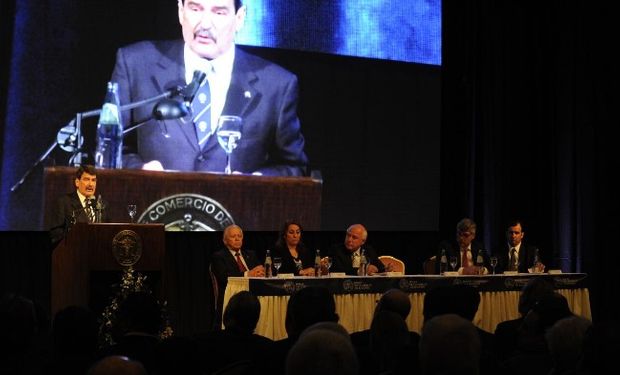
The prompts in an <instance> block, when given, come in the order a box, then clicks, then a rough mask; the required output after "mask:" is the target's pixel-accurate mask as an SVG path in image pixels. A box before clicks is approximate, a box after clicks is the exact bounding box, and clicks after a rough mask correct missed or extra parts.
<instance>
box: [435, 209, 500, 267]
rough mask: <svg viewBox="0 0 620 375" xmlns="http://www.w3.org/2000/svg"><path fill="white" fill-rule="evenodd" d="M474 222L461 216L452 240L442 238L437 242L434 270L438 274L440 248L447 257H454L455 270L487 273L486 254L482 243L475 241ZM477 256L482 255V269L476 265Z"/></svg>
mask: <svg viewBox="0 0 620 375" xmlns="http://www.w3.org/2000/svg"><path fill="white" fill-rule="evenodd" d="M475 239H476V223H475V222H474V221H473V220H472V219H470V218H467V217H466V218H463V219H461V220H460V221H459V222H458V223H457V224H456V238H455V239H454V240H452V241H448V240H444V241H442V242H441V243H440V244H439V249H438V253H437V258H436V259H437V261H436V262H435V267H436V271H435V273H437V274H439V271H440V270H439V267H440V261H439V260H440V259H441V253H442V250H445V253H446V255H447V256H448V259H450V258H452V257H456V260H457V266H456V269H455V271H456V270H458V272H459V273H460V274H463V275H477V274H479V273H483V274H486V273H488V267H486V266H487V265H488V264H489V262H488V254H487V253H486V251H484V250H483V249H482V245H481V244H480V243H478V242H477V241H475ZM478 256H482V269H480V268H479V267H478V261H477V258H478Z"/></svg>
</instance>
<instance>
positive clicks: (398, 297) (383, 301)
mask: <svg viewBox="0 0 620 375" xmlns="http://www.w3.org/2000/svg"><path fill="white" fill-rule="evenodd" d="M379 311H392V312H395V313H397V314H398V315H400V316H401V317H402V318H403V319H407V316H408V315H409V312H410V311H411V301H410V300H409V295H408V294H407V293H405V292H403V291H402V290H400V289H390V290H388V291H386V292H385V293H383V295H381V298H380V299H379V302H378V303H377V307H375V314H376V313H378V312H379Z"/></svg>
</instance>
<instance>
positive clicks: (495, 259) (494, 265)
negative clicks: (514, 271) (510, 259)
mask: <svg viewBox="0 0 620 375" xmlns="http://www.w3.org/2000/svg"><path fill="white" fill-rule="evenodd" d="M490 260H491V267H493V275H495V267H497V257H491V258H490Z"/></svg>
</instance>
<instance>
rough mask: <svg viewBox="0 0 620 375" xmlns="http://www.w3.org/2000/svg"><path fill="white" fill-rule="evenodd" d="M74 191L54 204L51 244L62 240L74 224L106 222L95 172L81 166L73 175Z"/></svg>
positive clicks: (92, 168) (89, 167)
mask: <svg viewBox="0 0 620 375" xmlns="http://www.w3.org/2000/svg"><path fill="white" fill-rule="evenodd" d="M74 183H75V191H72V192H70V193H67V194H63V195H61V196H60V197H58V199H57V200H56V202H55V205H54V206H53V211H52V215H51V226H50V229H49V230H50V237H51V239H52V242H53V243H56V242H58V241H60V240H62V239H63V238H64V236H65V234H67V231H69V229H71V227H72V226H73V225H74V224H75V223H102V222H106V221H107V213H106V210H105V207H106V204H105V203H104V202H103V201H102V200H101V195H99V196H98V197H96V196H95V193H96V191H97V170H96V169H95V167H94V166H92V165H82V166H80V167H79V168H78V169H77V171H76V173H75V181H74Z"/></svg>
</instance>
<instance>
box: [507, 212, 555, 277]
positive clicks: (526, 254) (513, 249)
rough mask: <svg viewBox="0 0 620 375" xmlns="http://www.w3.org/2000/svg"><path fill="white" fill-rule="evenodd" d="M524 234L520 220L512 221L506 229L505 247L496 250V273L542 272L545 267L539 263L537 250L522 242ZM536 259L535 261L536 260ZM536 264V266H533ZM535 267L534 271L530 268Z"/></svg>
mask: <svg viewBox="0 0 620 375" xmlns="http://www.w3.org/2000/svg"><path fill="white" fill-rule="evenodd" d="M524 236H525V232H524V231H523V225H522V223H521V221H520V220H512V221H510V222H509V223H508V226H507V228H506V245H505V246H501V247H500V248H499V249H498V250H496V252H495V255H496V256H497V269H496V270H497V272H498V273H502V272H504V271H518V272H519V273H528V272H529V270H531V271H533V272H543V271H544V269H545V265H544V264H543V263H542V262H541V261H540V257H539V256H538V255H539V254H538V248H536V247H535V246H532V245H529V244H526V243H525V242H523V237H524ZM537 257H538V259H535V258H537ZM535 263H536V265H535ZM534 266H536V269H533V268H532V267H534Z"/></svg>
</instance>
